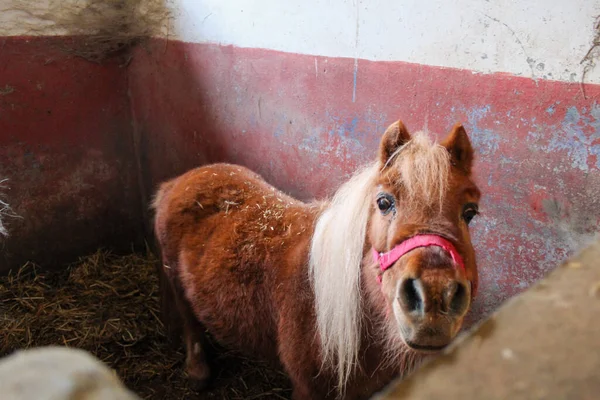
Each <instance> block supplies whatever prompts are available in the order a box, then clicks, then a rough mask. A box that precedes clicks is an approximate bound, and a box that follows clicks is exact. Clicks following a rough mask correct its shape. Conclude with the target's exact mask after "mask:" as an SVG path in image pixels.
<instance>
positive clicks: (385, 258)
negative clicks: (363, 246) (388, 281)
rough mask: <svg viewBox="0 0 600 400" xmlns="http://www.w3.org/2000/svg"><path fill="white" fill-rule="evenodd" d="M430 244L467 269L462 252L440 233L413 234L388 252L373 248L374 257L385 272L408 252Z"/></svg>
mask: <svg viewBox="0 0 600 400" xmlns="http://www.w3.org/2000/svg"><path fill="white" fill-rule="evenodd" d="M429 246H438V247H441V248H442V249H444V250H445V251H446V252H447V253H448V254H449V255H450V257H452V261H454V264H455V265H456V266H457V267H458V268H460V269H462V270H463V271H464V270H465V263H464V262H463V259H462V257H461V256H460V254H458V251H457V250H456V247H454V245H453V244H452V243H450V241H449V240H447V239H445V238H443V237H441V236H439V235H417V236H413V237H411V238H410V239H407V240H405V241H404V242H402V243H400V244H399V245H397V246H395V247H394V248H393V249H392V250H390V251H388V252H387V253H378V252H377V250H375V249H374V248H373V250H372V251H373V259H374V260H375V261H376V262H377V263H378V264H379V267H380V268H381V272H382V273H383V272H385V270H387V269H388V268H389V267H391V266H392V265H393V264H394V263H395V262H396V261H398V260H399V259H400V257H402V256H403V255H405V254H406V253H408V252H410V251H412V250H414V249H417V248H419V247H429ZM378 279H379V283H381V275H379V276H378ZM473 295H474V293H473Z"/></svg>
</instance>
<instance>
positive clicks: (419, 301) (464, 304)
mask: <svg viewBox="0 0 600 400" xmlns="http://www.w3.org/2000/svg"><path fill="white" fill-rule="evenodd" d="M436 283H437V282H436ZM469 297H470V288H469V287H468V285H467V284H465V283H462V282H459V281H456V280H449V281H447V282H444V283H443V284H442V287H440V284H439V283H437V285H434V284H428V283H426V282H424V280H423V279H421V278H410V277H407V278H405V279H404V280H403V281H402V282H401V283H400V288H399V292H398V301H399V302H400V305H401V306H402V309H403V311H404V312H405V313H406V314H409V315H411V316H412V317H413V318H415V319H419V318H424V317H425V316H426V314H441V315H447V316H450V317H453V316H462V315H463V314H464V313H465V312H466V311H467V308H468V307H469Z"/></svg>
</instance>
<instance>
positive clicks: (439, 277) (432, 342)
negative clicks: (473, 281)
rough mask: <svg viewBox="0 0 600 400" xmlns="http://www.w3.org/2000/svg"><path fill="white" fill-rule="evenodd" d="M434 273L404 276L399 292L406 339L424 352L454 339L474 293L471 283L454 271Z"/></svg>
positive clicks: (413, 347) (412, 346) (439, 347)
mask: <svg viewBox="0 0 600 400" xmlns="http://www.w3.org/2000/svg"><path fill="white" fill-rule="evenodd" d="M431 272H432V273H429V274H428V273H424V274H420V276H419V277H416V276H412V277H411V276H407V277H404V278H403V279H402V280H401V281H400V283H399V285H398V292H397V302H398V305H399V310H398V311H399V312H400V314H401V316H400V319H399V321H403V322H401V332H402V337H403V340H404V342H405V343H406V344H407V345H408V346H409V347H411V348H412V349H414V350H418V351H423V352H430V351H439V350H441V349H442V348H444V347H445V346H447V345H448V344H449V343H450V342H451V341H452V339H453V338H454V336H455V335H456V333H457V332H458V330H459V329H460V326H461V324H462V320H463V317H464V315H465V314H466V312H467V310H468V307H469V304H470V296H471V289H470V285H469V284H468V282H467V281H462V280H461V279H460V278H458V279H457V278H455V277H452V275H454V271H452V270H450V269H448V270H446V271H443V272H442V271H440V270H437V271H436V272H435V273H433V271H431ZM444 272H445V273H444Z"/></svg>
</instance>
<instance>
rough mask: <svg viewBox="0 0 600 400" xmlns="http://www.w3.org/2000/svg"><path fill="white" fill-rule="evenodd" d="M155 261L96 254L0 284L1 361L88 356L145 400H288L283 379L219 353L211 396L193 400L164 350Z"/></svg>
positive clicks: (32, 269) (175, 358)
mask: <svg viewBox="0 0 600 400" xmlns="http://www.w3.org/2000/svg"><path fill="white" fill-rule="evenodd" d="M155 262H156V260H155V258H154V257H153V256H142V255H136V254H134V255H129V256H124V257H117V256H114V255H111V254H110V253H107V252H103V251H98V252H97V253H96V254H93V255H91V256H89V257H86V258H82V259H81V260H80V261H79V262H78V263H76V264H74V265H72V266H70V267H68V268H66V269H64V270H63V271H57V272H43V271H40V270H39V268H38V267H36V266H35V265H32V264H27V265H25V266H23V267H22V268H21V269H19V270H18V271H16V272H15V273H11V274H9V275H8V276H5V277H2V278H0V356H4V355H7V354H9V353H11V352H12V351H14V350H16V349H22V348H30V347H38V346H44V345H65V346H70V347H77V348H81V349H84V350H87V351H89V352H91V353H92V354H94V355H95V356H96V357H98V358H99V359H101V360H102V361H104V362H106V363H107V364H108V365H109V366H111V367H112V368H114V369H115V370H116V371H117V373H118V375H119V376H120V377H121V379H123V381H124V382H125V384H126V385H127V386H128V387H130V388H131V389H132V390H134V391H135V392H137V393H138V394H139V395H140V396H141V397H142V398H149V399H194V398H197V399H259V398H260V399H286V398H289V395H290V390H289V386H288V381H287V379H286V377H285V376H284V374H283V373H281V372H279V371H273V370H271V369H268V368H266V367H264V366H261V365H258V364H256V363H253V362H251V361H250V360H247V359H245V358H242V357H239V356H236V355H234V354H231V353H228V352H224V351H221V352H220V353H218V355H217V359H216V360H215V365H217V366H220V368H219V369H218V370H215V371H214V372H215V374H216V379H215V382H214V384H213V387H212V389H211V390H210V391H208V392H204V393H202V394H198V393H196V392H195V391H194V390H193V388H192V387H191V385H190V383H189V381H188V379H187V378H186V376H185V374H184V373H183V371H182V363H183V359H184V354H183V349H181V348H175V349H173V347H172V346H169V345H168V344H167V339H166V335H165V329H164V327H163V325H162V323H161V322H160V319H159V300H158V292H157V291H158V280H157V278H156V276H155V264H154V263H155Z"/></svg>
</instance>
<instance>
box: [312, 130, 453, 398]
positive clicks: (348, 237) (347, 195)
mask: <svg viewBox="0 0 600 400" xmlns="http://www.w3.org/2000/svg"><path fill="white" fill-rule="evenodd" d="M380 168H381V166H380V163H379V162H376V163H373V164H371V165H369V166H367V167H365V168H363V169H361V170H359V171H358V172H357V173H356V174H355V175H354V176H353V177H352V178H351V179H350V180H349V181H348V182H346V183H344V184H343V185H342V186H341V187H340V188H339V189H338V191H337V192H336V193H335V194H334V196H333V198H332V199H331V202H330V203H329V205H328V207H327V208H326V209H325V210H324V212H323V213H322V214H321V215H320V216H319V218H318V220H317V223H316V226H315V231H314V234H313V237H312V243H311V248H310V257H309V274H310V280H311V284H312V288H313V291H314V295H315V312H316V319H317V332H318V337H319V339H320V346H321V354H322V358H323V360H322V361H323V366H330V367H333V368H334V371H336V373H337V378H338V389H339V391H340V393H343V392H344V387H345V385H346V383H347V382H348V379H349V378H350V375H351V374H352V372H353V371H354V368H355V367H356V365H357V357H358V351H359V348H360V344H361V343H360V340H361V328H362V326H361V319H362V295H361V289H360V286H361V282H360V278H361V264H362V260H363V256H364V254H363V250H364V247H365V241H366V233H367V225H368V222H369V217H370V214H371V211H372V202H373V198H372V196H373V188H374V185H375V183H376V179H377V177H378V175H379V173H380ZM385 168H395V169H398V171H399V177H400V178H399V179H400V182H398V184H400V185H402V187H403V188H404V190H405V191H406V195H407V197H408V199H409V200H410V202H411V203H412V202H415V203H416V202H421V203H423V202H426V203H428V204H433V203H435V202H438V201H439V202H440V204H441V202H443V200H444V196H445V193H446V188H447V182H448V174H449V171H450V156H449V152H448V151H447V150H446V148H444V147H443V146H441V145H439V144H437V143H434V142H432V141H431V140H430V139H429V137H428V136H427V135H426V134H424V133H417V134H415V135H413V138H412V139H411V140H410V141H409V142H407V143H406V144H405V145H404V146H402V147H400V148H399V149H398V150H397V151H395V152H394V153H393V154H392V155H391V156H390V159H389V160H388V161H387V162H386V164H385V165H384V166H383V169H385Z"/></svg>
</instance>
